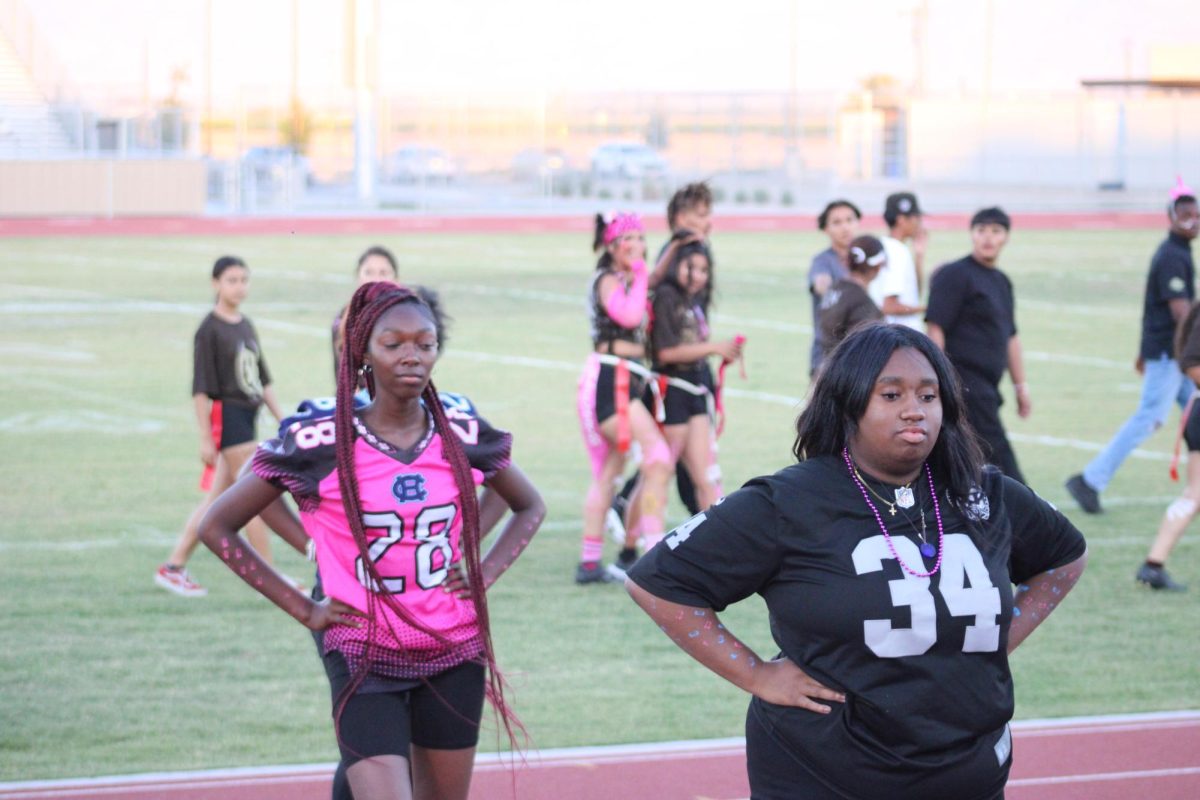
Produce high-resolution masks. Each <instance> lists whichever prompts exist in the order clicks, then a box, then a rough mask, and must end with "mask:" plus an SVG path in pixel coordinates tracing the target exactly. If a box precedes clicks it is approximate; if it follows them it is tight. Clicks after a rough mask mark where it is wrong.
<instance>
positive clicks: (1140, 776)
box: [1005, 767, 1200, 796]
mask: <svg viewBox="0 0 1200 800" xmlns="http://www.w3.org/2000/svg"><path fill="white" fill-rule="evenodd" d="M1181 775H1200V767H1176V768H1174V769H1139V770H1130V771H1128V772H1093V773H1091V774H1088V773H1084V774H1082V775H1048V776H1046V777H1044V778H1010V779H1009V781H1008V783H1007V784H1005V788H1006V789H1011V788H1013V787H1016V786H1056V785H1059V784H1065V783H1105V782H1111V781H1140V780H1146V779H1147V778H1174V777H1178V776H1181ZM1143 788H1144V787H1143ZM1149 794H1150V795H1152V796H1153V794H1154V791H1153V790H1150V791H1149Z"/></svg>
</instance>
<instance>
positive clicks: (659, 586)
mask: <svg viewBox="0 0 1200 800" xmlns="http://www.w3.org/2000/svg"><path fill="white" fill-rule="evenodd" d="M777 519H778V517H777V514H776V511H775V501H774V498H773V496H772V491H771V488H770V487H769V486H768V485H767V483H766V481H765V480H763V479H756V480H753V481H751V482H749V483H747V484H746V485H745V486H744V487H742V488H741V489H739V490H738V491H736V492H734V493H732V494H730V495H729V496H728V497H726V498H725V499H724V500H723V501H721V502H720V503H718V504H717V505H715V506H713V507H712V508H710V509H708V510H707V511H704V512H702V513H700V514H697V515H696V516H694V517H692V518H691V519H690V520H688V521H687V522H685V523H683V524H682V525H680V526H679V527H678V528H676V529H675V530H673V531H671V532H670V533H668V534H667V535H666V537H665V538H664V539H663V540H662V542H661V543H659V544H658V545H656V546H654V547H653V548H651V549H650V551H649V552H648V553H646V555H645V556H643V557H642V558H641V559H640V560H639V561H638V562H637V564H636V565H635V566H634V568H633V570H632V571H631V572H630V573H629V577H630V578H632V579H633V581H634V583H636V584H637V585H638V586H640V587H642V588H643V589H645V590H646V591H648V592H650V594H652V595H655V596H656V597H661V598H663V599H664V600H670V601H671V602H673V603H679V604H681V605H685V606H695V607H701V608H712V609H714V610H716V611H723V610H724V609H725V607H726V606H728V605H729V604H730V603H735V602H737V601H739V600H742V599H744V598H746V597H749V596H750V595H752V594H754V593H755V592H757V591H759V590H760V589H761V588H762V587H763V586H765V585H766V584H767V583H768V582H769V581H770V579H771V577H772V576H773V575H774V574H775V572H776V571H777V570H778V568H779V560H780V559H779V535H778V532H777V526H778V522H777Z"/></svg>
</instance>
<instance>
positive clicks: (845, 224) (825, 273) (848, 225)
mask: <svg viewBox="0 0 1200 800" xmlns="http://www.w3.org/2000/svg"><path fill="white" fill-rule="evenodd" d="M861 219H862V212H861V211H859V210H858V206H856V205H854V203H851V202H850V201H849V200H834V201H832V202H830V203H829V204H828V205H827V206H825V210H824V211H822V212H821V214H820V216H818V217H817V227H818V228H820V229H821V230H822V231H824V232H825V235H826V236H828V237H829V248H828V249H827V250H822V251H821V252H820V253H817V254H816V255H815V256H813V260H812V265H811V266H810V267H809V268H808V293H809V295H810V296H811V298H812V323H813V324H812V327H813V343H812V352H811V356H810V357H811V360H810V362H809V374H810V375H816V374H817V368H818V367H820V366H821V354H822V353H823V352H824V345H823V344H822V342H821V320H820V313H821V311H820V306H821V298H822V297H824V296H825V292H827V291H828V290H829V287H830V286H833V284H835V283H837V282H838V281H840V280H841V279H842V278H845V277H846V276H847V275H848V274H849V273H848V271H847V269H846V254H847V253H848V252H849V250H850V242H852V241H853V240H854V237H855V236H857V235H858V223H859V221H860V220H861Z"/></svg>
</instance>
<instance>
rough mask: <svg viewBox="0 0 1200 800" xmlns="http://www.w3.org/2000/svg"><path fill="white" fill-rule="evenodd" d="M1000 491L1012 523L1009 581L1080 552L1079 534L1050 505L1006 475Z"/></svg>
mask: <svg viewBox="0 0 1200 800" xmlns="http://www.w3.org/2000/svg"><path fill="white" fill-rule="evenodd" d="M999 488H1000V492H1001V493H1002V494H1003V499H1004V507H1005V510H1006V511H1007V513H1008V518H1009V521H1010V523H1011V524H1012V551H1011V554H1010V555H1009V562H1008V569H1009V575H1010V577H1011V578H1012V582H1013V583H1024V582H1025V581H1027V580H1029V579H1030V578H1032V577H1033V576H1035V575H1040V574H1042V573H1043V572H1045V571H1047V570H1051V569H1056V568H1058V567H1061V566H1063V565H1065V564H1069V563H1071V562H1072V561H1074V560H1075V559H1077V558H1079V557H1080V556H1081V555H1083V553H1084V551H1085V550H1086V549H1087V543H1086V542H1085V541H1084V539H1083V534H1082V533H1080V532H1079V530H1078V529H1077V528H1076V527H1075V526H1074V525H1072V524H1071V521H1070V520H1069V519H1067V518H1066V517H1065V516H1063V515H1062V513H1061V512H1059V510H1058V509H1056V508H1055V507H1054V506H1052V505H1050V504H1049V503H1047V502H1046V501H1045V500H1043V499H1042V498H1040V497H1038V496H1037V494H1035V493H1034V491H1033V490H1032V489H1030V488H1029V487H1028V486H1026V485H1025V484H1023V483H1020V482H1019V481H1015V480H1013V479H1012V478H1009V477H1007V476H1005V477H1001V478H1000V487H999Z"/></svg>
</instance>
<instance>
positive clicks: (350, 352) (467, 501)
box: [334, 281, 520, 742]
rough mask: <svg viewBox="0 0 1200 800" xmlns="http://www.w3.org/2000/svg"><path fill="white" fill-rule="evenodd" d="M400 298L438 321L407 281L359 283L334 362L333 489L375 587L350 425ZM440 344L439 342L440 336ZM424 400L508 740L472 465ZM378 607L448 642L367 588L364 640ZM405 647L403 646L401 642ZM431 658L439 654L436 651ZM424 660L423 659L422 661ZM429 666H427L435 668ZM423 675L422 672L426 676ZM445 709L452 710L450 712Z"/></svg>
mask: <svg viewBox="0 0 1200 800" xmlns="http://www.w3.org/2000/svg"><path fill="white" fill-rule="evenodd" d="M402 304H411V305H413V306H415V307H416V308H418V309H420V310H421V311H422V312H423V313H425V314H426V315H427V316H428V317H429V319H430V320H431V321H432V322H433V323H434V325H435V326H436V325H437V324H438V323H437V315H436V313H435V312H434V310H433V309H432V308H431V307H430V306H429V305H428V303H427V302H426V301H425V300H424V299H422V297H421V294H420V292H419V291H413V290H412V289H409V288H408V287H405V286H398V285H396V284H394V283H390V282H387V281H375V282H372V283H367V284H363V285H362V286H360V287H359V288H358V290H357V291H355V293H354V296H353V297H352V298H351V299H350V305H349V307H348V309H347V311H346V346H345V349H344V350H343V351H342V360H341V363H339V364H338V377H337V402H336V405H335V408H334V431H335V440H334V441H335V445H334V446H335V452H336V458H337V472H338V488H339V489H340V490H341V493H342V504H343V506H344V508H345V512H346V518H347V521H348V522H349V524H350V533H351V535H352V536H353V537H354V541H355V543H356V544H357V546H358V551H359V555H360V557H361V563H362V565H363V567H364V569H365V571H366V577H367V579H368V582H370V583H371V585H374V586H382V585H384V578H383V577H382V576H381V575H380V574H379V571H378V568H377V566H376V564H375V560H374V559H373V558H372V557H371V554H370V541H369V540H368V539H367V533H366V528H365V526H364V524H363V512H362V502H361V499H360V495H359V489H358V474H357V472H356V470H355V459H354V449H355V441H356V439H357V432H356V430H355V426H354V393H355V391H356V390H357V389H358V380H359V375H360V373H361V372H362V371H363V368H364V364H365V356H366V352H367V348H368V346H369V344H370V340H371V335H372V333H373V332H374V330H375V325H376V324H377V323H378V322H379V319H380V318H381V317H382V316H383V315H384V313H386V312H387V311H388V310H390V309H391V308H394V307H395V306H398V305H402ZM439 344H440V342H439ZM367 378H368V379H367V390H368V391H369V392H370V394H371V396H372V397H374V396H375V385H374V381H373V380H371V379H370V375H369V374H368V375H367ZM421 400H422V402H423V403H424V405H425V408H426V409H428V411H429V413H430V415H431V416H432V417H433V426H434V429H435V430H436V431H437V433H438V434H439V436H440V437H441V443H442V453H443V455H444V457H445V458H446V460H447V462H449V464H450V467H451V471H452V472H453V474H454V482H455V484H456V486H457V487H458V494H459V507H460V509H461V515H462V534H461V537H460V548H461V550H462V558H463V562H464V564H465V566H466V573H467V579H468V582H469V586H470V593H471V603H472V604H473V605H474V607H475V613H476V618H477V619H478V623H479V630H480V638H481V640H482V645H483V654H482V658H483V660H484V662H485V664H486V665H487V667H488V683H487V695H488V699H489V700H490V701H491V703H492V705H493V707H495V708H496V710H497V711H498V712H499V713H500V716H501V719H502V721H503V723H504V727H505V729H506V730H507V731H508V734H509V738H510V740H512V741H514V742H515V736H514V732H513V731H514V728H513V726H514V725H515V726H517V727H518V728H519V727H520V722H519V721H518V720H517V719H516V717H515V715H514V714H513V712H512V710H511V709H510V708H509V707H508V705H507V704H506V703H505V701H504V692H503V679H502V678H501V676H500V673H499V670H498V669H497V668H496V659H495V654H494V650H493V648H492V638H491V629H490V624H489V621H488V605H487V595H486V593H485V592H484V588H483V571H482V568H481V565H480V531H479V505H478V502H477V500H476V496H475V481H474V479H473V478H472V476H471V464H470V462H469V461H468V460H467V455H466V452H465V451H464V450H463V445H462V442H461V440H460V439H459V438H458V435H457V434H456V433H455V432H454V431H453V430H452V429H451V427H450V422H449V421H448V420H447V418H446V412H445V410H444V409H443V408H442V402H441V399H440V398H439V397H438V392H437V388H436V387H435V386H434V385H433V381H432V380H431V381H430V382H429V384H428V385H427V386H426V387H425V391H424V393H423V394H422V395H421ZM383 606H386V607H387V608H388V609H389V610H390V611H392V612H393V613H394V614H395V615H396V616H397V617H398V618H399V619H401V620H402V621H403V622H404V623H405V624H407V625H410V626H411V627H413V628H414V629H416V630H419V631H421V632H422V633H424V634H426V635H428V636H430V637H431V638H432V639H434V640H435V641H437V642H439V643H441V644H442V645H444V646H448V645H449V641H448V640H447V639H446V637H445V635H444V634H442V633H441V632H440V631H437V630H435V629H433V628H430V627H429V626H428V625H426V624H425V623H423V622H422V621H421V620H419V619H417V618H416V617H414V616H413V615H412V614H411V613H409V612H408V611H407V610H406V609H405V608H404V607H403V606H402V605H401V604H400V603H398V602H396V600H395V598H394V597H392V595H390V594H387V593H379V592H373V591H368V592H367V608H366V609H365V611H366V612H367V642H368V643H370V642H373V641H375V640H376V632H377V631H378V630H379V626H380V625H386V626H388V627H390V626H391V623H390V622H389V621H387V620H386V618H383V619H382V620H381V617H382V614H381V613H380V612H382V610H383V608H382V607H383ZM389 632H390V633H391V637H390V638H392V639H393V640H394V641H396V642H397V643H402V642H403V639H402V637H401V636H400V635H399V633H398V632H397V631H395V630H391V631H389ZM402 646H403V645H402V644H401V647H402ZM372 650H373V648H372V647H371V646H370V644H368V646H367V647H366V649H365V650H364V656H365V657H364V658H361V659H359V660H358V663H357V664H356V666H355V669H354V674H353V675H352V678H351V681H350V683H349V685H348V686H347V687H346V689H345V690H344V691H343V693H342V695H340V696H339V697H338V698H337V701H336V718H337V719H338V720H340V718H341V713H342V711H343V710H344V709H345V706H346V702H347V701H348V700H349V699H350V697H351V696H352V695H353V693H354V691H355V690H356V689H357V688H358V686H360V685H361V684H362V681H363V680H364V679H365V678H366V676H367V674H368V673H369V672H370V670H371V666H372ZM410 655H412V656H413V657H414V659H416V660H415V662H414V663H415V664H416V665H417V667H418V670H420V669H422V661H421V660H420V658H419V657H418V656H417V654H410ZM434 658H435V659H436V655H435V656H434ZM426 663H427V662H426ZM433 666H435V665H431V666H429V667H426V669H432V668H433ZM426 677H428V676H423V677H422V680H424V679H425V678H426ZM450 713H454V712H453V711H451V712H450Z"/></svg>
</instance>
